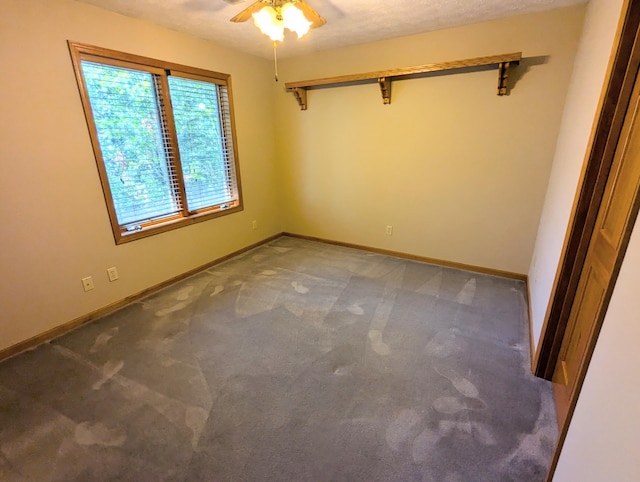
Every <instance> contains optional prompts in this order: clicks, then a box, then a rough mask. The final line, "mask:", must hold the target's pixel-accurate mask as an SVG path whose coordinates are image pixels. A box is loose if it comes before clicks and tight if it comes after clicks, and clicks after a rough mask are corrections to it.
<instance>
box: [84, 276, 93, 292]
mask: <svg viewBox="0 0 640 482" xmlns="http://www.w3.org/2000/svg"><path fill="white" fill-rule="evenodd" d="M82 287H83V288H84V290H85V291H91V290H92V289H93V278H92V277H91V276H87V277H86V278H82Z"/></svg>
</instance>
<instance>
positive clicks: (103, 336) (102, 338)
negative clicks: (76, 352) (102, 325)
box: [89, 326, 118, 353]
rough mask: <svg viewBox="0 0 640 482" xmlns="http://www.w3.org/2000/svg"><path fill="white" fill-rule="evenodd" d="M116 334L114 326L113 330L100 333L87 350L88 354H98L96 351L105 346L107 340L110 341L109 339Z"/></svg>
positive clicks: (116, 330)
mask: <svg viewBox="0 0 640 482" xmlns="http://www.w3.org/2000/svg"><path fill="white" fill-rule="evenodd" d="M117 333H118V327H117V326H114V327H113V328H110V329H108V330H107V331H104V332H102V333H100V334H99V335H98V336H97V337H96V341H95V342H94V343H93V346H92V347H91V348H90V349H89V353H96V352H98V350H100V349H102V348H104V347H105V345H106V344H107V343H109V340H111V338H113V337H114V336H116V334H117Z"/></svg>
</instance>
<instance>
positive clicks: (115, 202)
mask: <svg viewBox="0 0 640 482" xmlns="http://www.w3.org/2000/svg"><path fill="white" fill-rule="evenodd" d="M69 48H70V51H71V58H72V60H73V64H74V68H75V72H76V78H77V80H78V86H79V89H80V96H81V99H82V104H83V107H84V112H85V116H86V118H87V124H88V126H89V133H90V136H91V141H92V144H93V150H94V154H95V157H96V163H97V166H98V172H99V174H100V180H101V182H102V189H103V191H104V195H105V199H106V203H107V210H108V212H109V217H110V219H111V226H112V228H113V232H114V237H115V240H116V243H122V242H126V241H131V240H133V239H138V238H140V237H144V236H148V235H151V234H155V233H158V232H162V231H167V230H169V229H174V228H176V227H180V226H183V225H185V224H191V223H194V222H198V221H203V220H206V219H210V218H213V217H217V216H222V215H225V214H230V213H232V212H237V211H240V210H242V197H241V191H240V179H239V172H238V166H237V155H236V152H235V132H234V124H233V110H232V101H231V87H230V77H229V76H228V75H226V74H220V73H217V72H210V71H205V70H201V69H196V68H191V67H186V66H183V65H176V64H170V63H168V62H162V61H158V60H154V59H149V58H145V57H139V56H135V55H130V54H124V53H120V52H115V51H112V50H106V49H101V48H98V47H92V46H88V45H82V44H76V43H72V42H69Z"/></svg>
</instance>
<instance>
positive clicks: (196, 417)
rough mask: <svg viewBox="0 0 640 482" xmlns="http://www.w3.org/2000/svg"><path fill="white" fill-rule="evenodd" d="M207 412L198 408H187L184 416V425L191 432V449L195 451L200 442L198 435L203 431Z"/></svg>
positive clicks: (207, 416)
mask: <svg viewBox="0 0 640 482" xmlns="http://www.w3.org/2000/svg"><path fill="white" fill-rule="evenodd" d="M208 418H209V412H207V411H206V410H205V409H204V408H200V407H187V409H186V410H185V414H184V423H185V425H186V426H187V428H189V429H190V430H191V432H193V436H192V437H191V447H192V448H193V449H194V450H195V449H196V448H197V447H198V443H199V442H200V435H201V434H202V430H203V429H204V427H205V425H206V423H207V419H208Z"/></svg>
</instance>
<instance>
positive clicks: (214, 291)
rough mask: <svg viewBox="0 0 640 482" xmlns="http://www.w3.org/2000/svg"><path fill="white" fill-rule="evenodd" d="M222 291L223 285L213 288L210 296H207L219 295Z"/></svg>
mask: <svg viewBox="0 0 640 482" xmlns="http://www.w3.org/2000/svg"><path fill="white" fill-rule="evenodd" d="M223 291H224V286H223V285H218V286H216V287H215V288H214V290H213V291H212V292H211V294H210V295H209V296H216V295H219V294H220V293H222V292H223Z"/></svg>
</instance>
